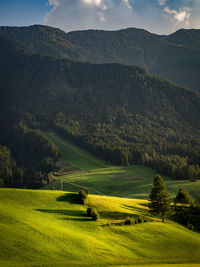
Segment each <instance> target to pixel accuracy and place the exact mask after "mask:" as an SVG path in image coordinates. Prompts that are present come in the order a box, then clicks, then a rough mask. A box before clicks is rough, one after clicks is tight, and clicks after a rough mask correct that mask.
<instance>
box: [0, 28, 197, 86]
mask: <svg viewBox="0 0 200 267" xmlns="http://www.w3.org/2000/svg"><path fill="white" fill-rule="evenodd" d="M199 32H200V31H199V30H194V29H192V30H185V29H181V30H179V31H177V32H175V33H173V34H170V35H168V36H162V35H161V36H160V35H156V34H152V33H150V32H148V31H145V30H143V29H136V28H130V29H124V30H119V31H98V30H88V31H75V32H69V33H65V32H63V31H61V30H59V29H56V28H51V27H48V26H42V25H33V26H30V27H5V26H4V27H0V33H3V34H6V35H7V36H9V37H11V38H13V39H15V40H17V41H18V42H20V43H21V44H23V45H24V46H25V47H26V48H27V49H28V50H30V51H34V52H37V53H42V54H45V55H50V56H56V57H60V58H70V59H72V60H75V61H89V62H93V63H113V62H115V63H123V64H129V65H138V66H142V67H144V68H145V69H146V70H147V71H148V72H149V73H151V74H156V75H159V76H161V77H163V78H166V79H169V80H171V81H174V82H176V83H179V84H181V85H183V86H187V87H189V88H193V89H195V90H197V91H199V90H200V87H199V83H200V80H199V75H198V73H199V69H200V65H199V62H200V33H199Z"/></svg>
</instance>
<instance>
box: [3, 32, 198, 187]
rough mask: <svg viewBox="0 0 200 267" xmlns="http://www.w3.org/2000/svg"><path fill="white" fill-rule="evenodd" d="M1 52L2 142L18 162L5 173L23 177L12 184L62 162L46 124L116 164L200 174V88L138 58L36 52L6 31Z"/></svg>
mask: <svg viewBox="0 0 200 267" xmlns="http://www.w3.org/2000/svg"><path fill="white" fill-rule="evenodd" d="M0 58H1V61H0V74H1V77H3V79H1V80H0V104H1V110H2V111H3V112H1V115H0V126H1V129H2V130H1V134H0V143H1V144H2V145H3V146H6V147H8V148H9V149H10V151H11V153H12V155H13V157H14V159H15V160H16V163H15V166H17V167H13V164H10V166H9V172H6V171H5V173H3V175H1V177H3V176H5V177H8V176H11V177H14V178H15V179H17V180H15V181H13V182H12V186H24V185H25V186H28V187H30V186H37V187H38V186H39V185H42V184H45V183H47V182H49V181H50V180H51V177H47V175H46V174H47V173H49V172H51V171H53V170H54V169H55V162H56V160H57V158H58V156H59V151H57V150H56V149H55V147H54V146H52V145H51V144H50V143H49V142H48V141H47V139H45V138H44V137H43V135H42V134H41V133H40V132H39V131H38V130H41V129H42V130H46V129H53V130H54V131H56V132H57V133H59V135H60V136H63V137H64V138H65V139H67V140H68V141H69V142H74V143H75V144H76V145H78V146H80V147H82V148H84V149H85V150H87V151H90V152H92V154H94V155H96V156H98V158H101V159H103V160H106V161H108V162H110V163H113V164H117V165H128V164H145V165H147V166H151V167H153V168H154V169H156V170H157V172H159V173H165V174H167V175H169V176H174V177H176V178H193V179H197V178H199V173H200V167H199V165H198V164H199V162H200V154H199V151H200V149H199V147H200V140H199V136H200V96H199V94H198V93H196V92H194V91H192V90H188V89H186V88H182V87H179V86H177V85H175V84H172V83H169V82H168V81H165V80H162V79H159V78H156V77H154V76H150V75H148V74H147V73H146V72H145V70H144V69H142V68H139V67H135V66H125V65H121V64H100V65H97V64H90V63H76V62H73V61H70V60H63V59H62V60H61V59H55V58H52V57H48V56H42V55H39V54H32V53H31V52H29V51H27V50H25V49H24V48H23V47H22V46H20V45H19V44H17V43H16V42H14V41H12V40H11V39H8V38H7V37H5V36H3V35H2V36H0ZM10 77H12V79H10ZM3 151H5V149H4V150H3ZM4 153H6V152H3V158H4V161H5V162H6V159H7V156H5V155H4ZM9 153H10V152H9ZM6 155H7V154H6ZM38 155H40V157H38ZM7 161H9V162H10V161H11V160H10V159H9V160H7ZM33 166H34V168H33ZM11 172H14V173H16V175H14V176H13V175H11V174H10V173H11ZM30 174H31V175H30ZM46 177H47V178H46ZM8 178H9V177H8ZM8 178H5V179H4V181H6V179H8ZM9 179H10V178H9ZM27 179H29V181H27ZM31 181H32V182H31ZM7 186H10V184H9V183H7Z"/></svg>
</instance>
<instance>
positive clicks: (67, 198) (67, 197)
mask: <svg viewBox="0 0 200 267" xmlns="http://www.w3.org/2000/svg"><path fill="white" fill-rule="evenodd" d="M56 200H57V201H60V202H68V203H70V204H80V199H79V198H78V194H75V193H67V194H64V195H62V196H59V197H58V198H57V199H56Z"/></svg>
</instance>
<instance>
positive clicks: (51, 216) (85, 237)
mask: <svg viewBox="0 0 200 267" xmlns="http://www.w3.org/2000/svg"><path fill="white" fill-rule="evenodd" d="M75 196H76V195H74V194H72V193H63V192H58V191H39V190H15V189H0V199H1V202H0V209H1V217H0V226H1V231H0V239H1V242H0V265H1V266H13V265H14V266H41V265H45V266H80V263H81V266H91V265H93V266H95V265H96V266H110V265H112V266H117V265H120V266H122V265H123V264H124V265H128V266H135V265H134V264H136V265H137V264H143V266H151V264H156V265H154V266H165V265H163V263H165V264H167V263H173V264H176V266H178V265H177V264H179V263H182V264H183V265H181V266H183V267H186V266H188V265H189V266H194V267H196V266H198V264H199V262H200V257H199V250H200V238H199V234H197V233H194V232H192V231H189V230H187V229H186V228H184V227H182V226H180V225H178V224H175V223H173V222H168V223H166V224H163V223H161V222H160V221H158V220H154V221H152V222H147V223H142V224H136V225H132V226H120V225H116V223H118V222H120V221H122V220H124V218H126V217H127V216H130V217H133V216H138V215H146V209H145V203H146V202H145V201H142V200H134V199H120V198H111V197H100V196H92V195H91V196H89V203H90V204H92V205H93V206H95V207H96V208H97V210H98V212H99V213H100V216H101V219H100V220H98V221H97V222H95V221H91V220H90V218H88V217H87V216H86V215H85V214H86V207H85V206H83V205H80V204H76V200H75V199H76V198H75ZM107 223H109V224H111V225H107ZM158 244H159V245H158ZM195 263H196V264H195ZM169 266H170V265H169Z"/></svg>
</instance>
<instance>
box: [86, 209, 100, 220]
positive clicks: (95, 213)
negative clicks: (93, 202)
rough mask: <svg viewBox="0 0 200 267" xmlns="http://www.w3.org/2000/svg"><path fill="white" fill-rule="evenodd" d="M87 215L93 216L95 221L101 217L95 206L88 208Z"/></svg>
mask: <svg viewBox="0 0 200 267" xmlns="http://www.w3.org/2000/svg"><path fill="white" fill-rule="evenodd" d="M87 215H88V216H89V217H92V220H93V221H97V220H98V219H99V213H98V212H97V210H96V209H95V208H91V207H90V208H88V209H87Z"/></svg>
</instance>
